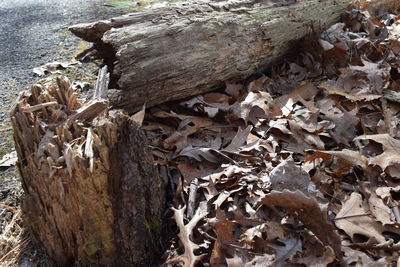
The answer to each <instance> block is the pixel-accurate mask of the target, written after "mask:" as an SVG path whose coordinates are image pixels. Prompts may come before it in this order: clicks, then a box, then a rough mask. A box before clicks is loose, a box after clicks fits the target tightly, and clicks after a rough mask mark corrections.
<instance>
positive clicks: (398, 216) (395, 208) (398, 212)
mask: <svg viewBox="0 0 400 267" xmlns="http://www.w3.org/2000/svg"><path fill="white" fill-rule="evenodd" d="M389 205H390V207H391V208H392V210H393V214H394V218H395V219H396V222H400V209H399V207H398V206H397V205H395V204H394V203H393V201H392V200H391V199H389Z"/></svg>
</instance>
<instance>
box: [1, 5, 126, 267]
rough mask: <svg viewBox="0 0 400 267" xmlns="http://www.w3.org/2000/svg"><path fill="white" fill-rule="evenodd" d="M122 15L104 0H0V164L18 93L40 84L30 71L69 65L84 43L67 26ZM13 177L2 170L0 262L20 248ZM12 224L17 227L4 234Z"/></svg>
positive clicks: (9, 147)
mask: <svg viewBox="0 0 400 267" xmlns="http://www.w3.org/2000/svg"><path fill="white" fill-rule="evenodd" d="M124 12H125V10H121V9H115V8H110V7H106V6H104V0H67V1H66V0H0V62H1V64H0V158H1V157H2V156H3V155H4V154H6V153H9V152H11V151H12V150H13V142H12V131H11V127H10V121H9V118H8V110H9V107H10V104H11V103H12V102H13V101H14V99H15V97H16V96H17V95H18V93H19V92H20V91H21V90H23V89H26V88H28V86H29V85H30V84H32V83H33V82H34V81H35V80H37V79H38V77H35V76H34V74H33V72H32V68H34V67H37V66H40V65H42V64H45V63H49V62H53V61H70V60H72V58H73V54H76V53H77V51H79V50H80V49H81V48H80V46H81V45H82V41H80V40H79V39H78V38H76V37H74V36H73V35H72V34H70V33H69V32H68V30H67V29H68V26H70V25H73V24H76V23H80V22H90V21H95V20H98V19H104V18H108V17H111V16H116V15H119V14H122V13H124ZM17 177H18V176H17V172H16V170H15V168H9V169H6V170H1V169H0V258H2V256H4V254H6V253H7V252H8V251H9V250H10V249H12V248H13V247H15V246H16V244H17V242H19V240H17V239H18V238H16V239H15V240H13V238H12V237H13V231H14V232H15V234H18V233H17V232H18V231H19V232H21V230H18V229H17V228H18V227H19V224H20V218H19V217H18V218H17V216H19V215H17V214H16V213H15V211H13V208H16V209H18V207H19V201H20V196H21V194H22V190H21V187H20V184H19V181H18V178H17ZM5 205H7V206H5ZM10 207H11V208H10ZM14 217H15V218H14ZM13 218H14V221H16V225H15V226H13V229H11V231H10V232H8V233H7V234H6V233H5V232H6V231H7V230H6V229H7V227H8V226H9V225H10V222H11V221H12V222H13V223H15V222H14V221H13ZM16 218H17V219H16ZM14 228H15V229H14ZM6 238H9V239H7V240H5V239H6ZM12 257H13V255H10V256H8V258H7V260H10V259H9V258H12ZM24 261H26V258H25V260H24ZM5 262H7V261H5ZM5 262H0V265H1V266H4V265H3V264H5ZM11 262H12V260H11ZM22 265H23V266H35V265H30V264H28V265H24V264H22ZM39 265H40V264H39Z"/></svg>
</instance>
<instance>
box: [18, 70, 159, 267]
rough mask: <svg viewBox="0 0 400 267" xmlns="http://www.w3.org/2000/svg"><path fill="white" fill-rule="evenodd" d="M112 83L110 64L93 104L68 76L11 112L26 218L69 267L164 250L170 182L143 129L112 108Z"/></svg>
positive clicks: (142, 259)
mask: <svg viewBox="0 0 400 267" xmlns="http://www.w3.org/2000/svg"><path fill="white" fill-rule="evenodd" d="M108 80H109V74H108V73H107V70H106V68H104V69H102V70H101V71H100V73H99V79H98V81H97V83H96V86H95V93H94V97H93V99H91V100H90V101H89V102H88V103H83V102H82V101H80V100H79V97H78V93H77V92H76V91H74V90H73V88H72V86H71V83H70V82H69V81H68V79H66V78H63V77H60V78H57V80H56V84H53V85H51V86H49V87H47V88H44V87H43V86H41V85H34V86H32V87H31V90H30V92H29V93H28V92H25V93H22V94H21V95H20V96H19V97H18V99H17V101H16V103H15V105H14V107H13V109H12V111H11V118H12V124H13V128H14V140H15V146H16V150H17V153H18V158H19V162H18V168H19V171H20V174H21V180H22V185H23V188H24V191H25V197H24V200H23V205H22V211H23V214H24V216H25V222H26V224H27V226H28V228H29V230H30V232H31V234H32V236H33V237H34V239H35V240H36V241H38V244H42V245H43V246H44V247H45V249H46V250H47V252H48V253H49V254H50V256H51V257H53V258H54V259H55V260H56V261H57V262H58V263H59V264H60V265H63V266H67V265H68V266H70V265H72V264H82V265H84V266H85V265H89V264H106V265H109V264H116V265H118V266H121V265H126V264H144V263H147V262H148V259H149V258H150V257H152V256H154V253H155V252H156V251H157V245H156V243H157V242H156V241H155V240H157V239H158V237H159V231H160V222H161V213H162V210H163V205H164V204H163V202H164V194H163V192H164V190H163V184H162V182H161V180H160V178H159V176H158V175H157V171H156V170H155V168H154V164H153V159H152V156H151V154H150V153H149V151H148V148H147V144H146V137H145V135H144V133H143V132H142V130H141V129H140V127H139V126H138V125H137V124H136V123H135V122H134V121H132V120H131V119H130V117H129V116H127V115H126V114H125V113H124V112H122V111H108V102H107V100H106V99H105V98H104V96H105V95H106V90H107V86H108Z"/></svg>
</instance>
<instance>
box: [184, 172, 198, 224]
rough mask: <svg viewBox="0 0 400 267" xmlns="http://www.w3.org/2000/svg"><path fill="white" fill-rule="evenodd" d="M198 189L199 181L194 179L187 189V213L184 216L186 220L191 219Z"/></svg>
mask: <svg viewBox="0 0 400 267" xmlns="http://www.w3.org/2000/svg"><path fill="white" fill-rule="evenodd" d="M198 188H199V180H198V179H197V178H195V179H194V180H193V181H192V182H191V183H190V187H189V199H188V207H187V212H186V216H187V217H188V219H189V220H190V219H192V217H193V214H194V211H195V209H196V193H197V189H198Z"/></svg>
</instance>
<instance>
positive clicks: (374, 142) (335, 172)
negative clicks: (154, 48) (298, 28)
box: [138, 6, 400, 267]
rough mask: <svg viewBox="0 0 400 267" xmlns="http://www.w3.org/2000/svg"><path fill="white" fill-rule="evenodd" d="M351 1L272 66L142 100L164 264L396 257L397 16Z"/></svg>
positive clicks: (392, 261)
mask: <svg viewBox="0 0 400 267" xmlns="http://www.w3.org/2000/svg"><path fill="white" fill-rule="evenodd" d="M367 9H368V7H367V6H358V7H353V9H349V10H348V11H347V12H346V13H345V14H343V16H342V22H340V23H337V24H335V25H333V26H332V27H330V28H328V29H322V30H321V33H320V34H316V33H312V34H310V35H309V36H308V37H307V38H306V40H304V48H305V49H304V52H302V53H301V54H300V55H298V56H297V57H296V58H294V59H293V60H292V61H291V62H285V63H284V64H282V65H279V66H276V67H275V68H273V69H272V70H271V72H270V73H269V74H268V75H264V74H263V75H260V76H259V78H257V79H253V80H252V81H251V82H247V83H238V84H235V83H227V84H226V86H225V89H220V90H217V91H215V92H211V93H208V94H204V95H201V96H197V97H194V98H192V99H189V100H186V101H183V102H181V103H178V102H174V103H167V104H163V105H160V106H158V107H153V108H150V109H148V110H147V111H146V114H145V118H144V120H143V111H141V113H139V115H138V116H139V117H140V122H142V121H143V125H142V127H143V128H144V129H145V130H146V132H147V135H148V137H149V142H150V146H151V147H152V148H153V154H154V158H155V161H156V163H157V165H158V167H159V169H160V173H161V174H162V175H163V176H164V179H165V181H168V183H169V187H168V188H169V196H170V207H171V209H170V211H169V212H170V213H169V215H170V218H171V221H170V223H171V224H174V225H176V228H175V230H171V231H172V232H171V233H170V235H171V236H172V242H171V245H170V248H169V249H168V250H167V252H166V253H165V255H164V257H165V265H166V266H185V267H189V266H292V265H300V266H301V265H303V266H304V265H305V266H326V265H328V264H346V265H347V264H349V265H357V266H363V265H370V266H395V265H396V264H397V263H398V262H400V258H399V254H398V252H397V251H398V250H399V248H400V228H399V226H400V224H399V223H400V212H399V208H398V206H399V201H400V194H399V192H400V187H399V184H400V180H399V178H400V156H399V155H400V139H399V138H400V132H399V131H398V129H399V124H400V120H399V116H398V115H399V112H400V106H399V103H400V101H399V99H400V98H399V97H397V96H398V95H400V57H399V54H400V39H399V37H400V30H399V29H400V16H399V14H398V13H396V14H383V15H377V14H372V13H370V12H369V11H367Z"/></svg>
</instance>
